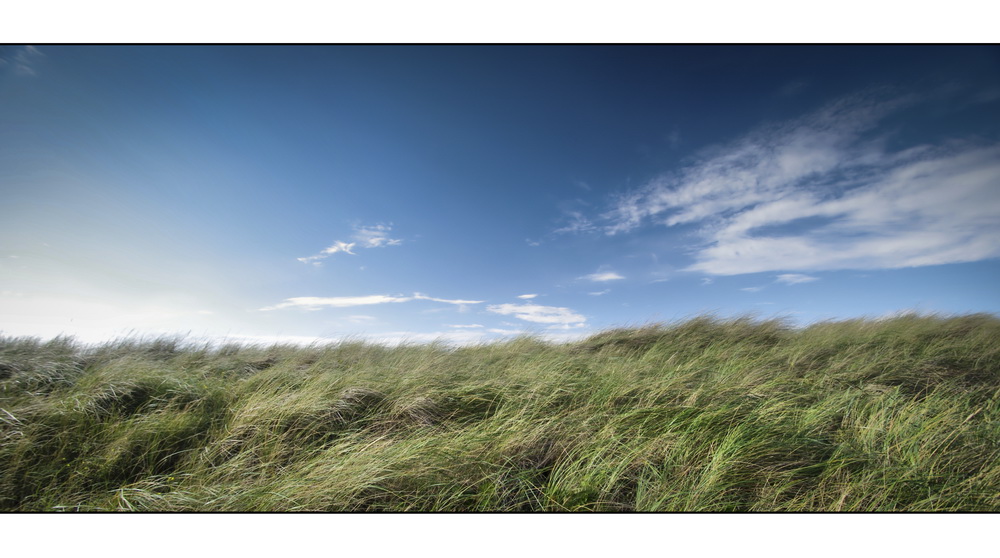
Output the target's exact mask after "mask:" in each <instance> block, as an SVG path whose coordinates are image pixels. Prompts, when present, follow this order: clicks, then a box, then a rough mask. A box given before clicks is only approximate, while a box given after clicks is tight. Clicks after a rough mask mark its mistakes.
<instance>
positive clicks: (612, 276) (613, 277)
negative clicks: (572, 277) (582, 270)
mask: <svg viewBox="0 0 1000 558" xmlns="http://www.w3.org/2000/svg"><path fill="white" fill-rule="evenodd" d="M624 278H625V277H624V276H622V275H619V274H618V273H615V272H614V271H598V272H597V273H591V274H590V275H584V276H583V277H581V278H580V279H586V280H588V281H593V282H595V283H603V282H605V281H617V280H618V279H624Z"/></svg>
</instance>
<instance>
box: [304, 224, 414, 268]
mask: <svg viewBox="0 0 1000 558" xmlns="http://www.w3.org/2000/svg"><path fill="white" fill-rule="evenodd" d="M391 231H392V225H383V224H378V225H372V226H367V227H365V226H356V227H354V234H353V235H352V236H351V239H352V240H354V242H344V241H342V240H337V241H334V243H333V244H331V245H330V246H328V247H326V248H324V249H323V251H321V252H320V253H319V254H316V255H314V256H307V257H304V258H296V259H298V260H299V261H300V262H302V263H311V264H313V265H316V266H319V265H321V263H320V260H323V259H325V258H328V257H329V256H331V255H332V254H336V253H338V252H344V253H345V254H351V255H352V256H356V255H357V254H356V253H355V252H352V251H351V250H353V249H354V247H355V246H358V247H359V248H380V247H383V246H398V245H400V244H402V242H403V241H402V240H400V239H397V238H389V233H390V232H391Z"/></svg>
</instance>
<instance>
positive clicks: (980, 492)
mask: <svg viewBox="0 0 1000 558" xmlns="http://www.w3.org/2000/svg"><path fill="white" fill-rule="evenodd" d="M998 396H1000V319H997V318H996V317H994V316H991V315H985V314H977V315H969V316H962V317H952V318H944V317H936V316H916V315H910V316H902V317H899V318H895V319H891V320H881V321H866V320H856V321H845V322H836V323H824V324H817V325H814V326H811V327H809V328H806V329H803V330H795V329H791V328H789V327H786V326H785V325H784V324H783V323H782V322H780V321H755V320H752V319H749V318H747V319H733V320H718V319H712V318H708V317H703V318H697V319H693V320H689V321H687V322H683V323H678V324H671V325H664V326H657V327H646V328H640V329H628V330H614V331H607V332H604V333H601V334H598V335H595V336H593V337H591V338H589V339H586V340H584V341H581V342H577V343H573V344H567V345H551V344H546V343H543V342H541V341H538V340H535V339H532V338H519V339H516V340H512V341H509V342H504V343H496V344H489V345H483V346H475V347H464V348H457V349H454V348H448V347H444V346H435V345H419V346H418V345H414V346H403V347H397V348H385V347H380V346H376V345H369V344H363V343H353V342H347V343H341V344H338V345H331V346H328V347H312V348H297V347H287V346H274V347H269V348H264V347H240V346H225V347H217V348H209V347H198V346H192V345H190V344H185V343H183V342H181V341H179V340H170V339H160V340H157V341H152V342H139V341H119V342H115V343H109V344H106V345H104V346H100V347H83V346H78V345H77V344H75V343H74V342H72V340H68V339H56V340H53V341H50V342H45V343H42V342H39V341H37V340H33V339H22V338H0V510H8V511H9V510H80V511H91V510H178V511H180V510H229V511H244V510H256V511H284V510H331V511H366V510H391V511H396V510H399V511H417V510H434V511H476V510H481V511H526V510H532V511H534V510H545V511H566V510H570V511H597V510H600V511H618V510H641V511H646V510H649V511H653V510H671V511H733V510H736V511H770V510H796V511H797V510H843V511H847V510H887V511H889V510H892V511H904V510H907V511H916V510H980V511H982V510H990V511H996V510H1000V402H998Z"/></svg>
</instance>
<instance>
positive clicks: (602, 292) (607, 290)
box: [587, 289, 611, 296]
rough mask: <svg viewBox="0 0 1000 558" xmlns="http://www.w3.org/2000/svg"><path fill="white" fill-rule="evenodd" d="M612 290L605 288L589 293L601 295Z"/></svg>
mask: <svg viewBox="0 0 1000 558" xmlns="http://www.w3.org/2000/svg"><path fill="white" fill-rule="evenodd" d="M610 292H611V289H604V290H603V291H594V292H592V293H587V294H589V295H590V296H601V295H606V294H608V293H610Z"/></svg>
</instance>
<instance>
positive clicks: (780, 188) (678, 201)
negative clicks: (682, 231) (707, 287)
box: [603, 95, 1000, 275]
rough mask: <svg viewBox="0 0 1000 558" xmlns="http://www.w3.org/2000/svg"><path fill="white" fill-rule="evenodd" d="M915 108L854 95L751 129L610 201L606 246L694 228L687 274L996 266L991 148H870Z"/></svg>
mask: <svg viewBox="0 0 1000 558" xmlns="http://www.w3.org/2000/svg"><path fill="white" fill-rule="evenodd" d="M916 101H917V99H915V98H913V97H910V98H896V99H882V100H878V99H876V98H875V95H858V96H855V97H852V98H847V99H843V100H841V101H838V102H836V103H833V104H831V105H828V106H826V107H824V108H823V109H822V110H820V111H817V112H816V113H813V114H811V115H808V116H806V117H803V118H800V119H797V120H794V121H790V122H787V123H783V124H775V125H770V126H766V127H762V128H760V129H757V130H755V131H753V132H751V133H749V134H747V135H746V136H745V137H743V138H741V139H739V140H737V141H735V142H732V143H730V144H728V145H725V146H722V147H718V148H715V149H714V150H712V151H710V152H705V153H703V154H702V155H701V156H700V158H699V159H697V160H696V161H695V162H694V163H692V164H690V165H689V166H687V167H685V168H683V169H681V170H680V171H678V172H676V173H672V174H667V175H663V176H660V177H658V178H656V179H654V180H653V181H651V182H649V183H648V184H647V185H646V186H645V187H643V188H641V189H639V190H637V191H634V192H630V193H627V194H625V195H622V196H620V197H619V198H618V199H617V200H616V202H615V204H614V206H613V208H612V209H611V210H610V211H608V212H607V213H605V214H604V215H603V218H604V219H605V220H606V225H605V226H604V230H605V233H606V234H608V235H615V234H622V233H626V232H629V231H632V230H634V229H636V228H637V227H640V226H642V225H643V224H645V223H647V222H651V223H654V224H660V225H666V226H668V227H673V226H678V225H685V224H697V225H699V226H700V231H699V232H700V234H701V235H702V237H703V243H701V244H700V245H698V246H696V247H695V248H696V251H695V262H694V263H693V264H692V265H690V266H689V267H688V268H686V269H685V271H699V272H703V273H707V274H710V275H736V274H743V273H755V272H766V271H815V270H830V269H884V268H900V267H912V266H923V265H935V264H945V263H957V262H970V261H977V260H981V259H986V258H992V257H998V256H1000V243H997V242H996V238H997V237H998V235H1000V146H998V145H995V144H994V145H983V144H982V143H980V144H974V143H970V142H957V141H952V142H950V143H946V144H943V145H937V146H930V145H921V146H916V147H912V148H909V149H906V150H903V151H898V152H890V151H888V150H887V149H886V147H885V146H886V145H887V143H888V142H887V141H886V139H887V138H885V137H883V138H875V139H872V138H871V137H869V136H871V135H872V134H871V132H872V131H873V130H874V128H875V127H876V126H877V125H878V123H879V122H880V120H881V119H883V118H884V117H886V116H888V115H892V114H898V113H899V112H900V111H901V110H902V109H904V108H907V107H910V106H912V105H913V104H914V103H915V102H916Z"/></svg>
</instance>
